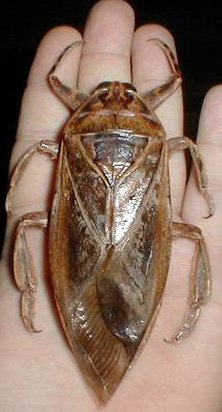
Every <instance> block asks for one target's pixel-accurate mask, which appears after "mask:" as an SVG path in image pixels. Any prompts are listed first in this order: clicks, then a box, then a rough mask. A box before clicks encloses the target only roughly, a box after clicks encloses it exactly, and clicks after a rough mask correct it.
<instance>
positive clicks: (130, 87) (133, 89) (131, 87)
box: [124, 83, 137, 92]
mask: <svg viewBox="0 0 222 412" xmlns="http://www.w3.org/2000/svg"><path fill="white" fill-rule="evenodd" d="M124 85H125V87H126V89H127V91H132V92H137V90H136V88H135V87H134V86H133V85H132V84H131V83H124Z"/></svg>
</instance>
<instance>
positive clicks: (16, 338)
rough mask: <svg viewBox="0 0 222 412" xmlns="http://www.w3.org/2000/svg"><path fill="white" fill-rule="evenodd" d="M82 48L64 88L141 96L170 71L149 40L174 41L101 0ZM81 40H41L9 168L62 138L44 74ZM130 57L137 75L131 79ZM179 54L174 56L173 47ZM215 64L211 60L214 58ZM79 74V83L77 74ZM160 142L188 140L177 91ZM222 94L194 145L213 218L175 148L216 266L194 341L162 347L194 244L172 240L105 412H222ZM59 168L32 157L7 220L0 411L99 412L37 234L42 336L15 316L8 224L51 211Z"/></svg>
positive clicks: (184, 292) (208, 106)
mask: <svg viewBox="0 0 222 412" xmlns="http://www.w3.org/2000/svg"><path fill="white" fill-rule="evenodd" d="M83 37H84V40H85V43H84V46H83V48H82V50H81V47H79V48H76V49H75V50H74V51H73V52H72V53H70V54H69V55H67V57H66V59H65V60H64V61H63V63H62V65H61V66H60V67H59V69H58V73H57V75H58V77H59V78H60V79H61V80H62V81H63V82H64V83H66V84H67V85H69V86H70V87H76V86H77V87H78V89H80V90H81V91H83V92H90V91H91V89H92V88H94V87H95V86H96V85H97V84H98V83H100V82H101V81H104V80H119V81H126V82H132V83H133V84H134V85H135V86H136V87H137V88H138V90H139V91H140V92H145V91H146V90H148V89H149V88H150V87H153V86H154V85H157V84H159V83H162V82H163V81H164V80H165V79H166V78H167V76H168V75H169V67H168V64H167V62H166V59H165V58H164V55H163V53H162V51H161V50H160V49H159V48H158V47H156V46H155V45H154V44H152V43H151V42H147V39H149V38H152V37H156V38H160V39H161V40H163V41H164V42H166V43H167V44H169V45H170V47H171V48H172V49H173V50H174V52H175V45H174V41H173V38H172V35H171V34H170V33H169V32H168V31H167V30H166V29H165V28H163V27H161V26H158V25H153V24H152V25H150V24H148V25H145V26H142V27H140V28H139V29H137V30H136V31H135V32H134V13H133V10H132V9H131V7H130V6H129V5H128V4H127V3H125V2H123V1H122V0H102V1H100V2H98V3H96V5H95V6H94V7H93V9H92V10H91V13H90V15H89V17H88V20H87V23H86V27H85V30H84V35H83ZM78 40H81V35H80V33H78V31H77V30H75V29H73V28H71V27H59V28H56V29H54V30H52V31H50V32H49V33H48V34H47V35H46V36H45V38H44V39H43V41H42V42H41V44H40V46H39V49H38V51H37V55H36V58H35V60H34V63H33V66H32V69H31V72H30V75H29V79H28V85H27V89H26V91H25V94H24V98H23V103H22V111H21V116H20V120H19V126H18V132H17V140H16V143H15V146H14V150H13V154H12V159H11V168H13V167H14V166H15V163H16V162H17V160H18V159H19V158H20V157H21V155H22V154H23V153H24V152H25V151H26V150H27V148H29V147H31V146H32V145H33V144H35V143H37V142H39V141H41V140H43V139H55V140H56V139H57V138H58V132H59V131H60V130H61V129H62V127H63V125H64V123H65V121H66V120H67V119H68V117H69V111H68V109H67V108H66V107H65V106H64V104H63V103H61V102H60V101H59V99H58V98H57V97H56V96H55V95H53V93H52V91H51V90H50V89H49V87H48V84H47V82H46V78H47V74H48V73H49V71H50V69H51V67H52V66H53V64H54V62H55V60H56V59H57V57H58V55H59V54H60V53H61V51H62V50H63V49H64V48H65V47H66V46H68V45H69V44H70V43H72V42H75V41H78ZM130 52H131V54H132V73H130ZM175 53H176V52H175ZM209 64H210V63H209ZM78 70H79V76H78V83H77V73H78ZM157 115H158V116H159V118H160V119H161V121H162V123H163V125H164V128H165V130H166V131H167V137H168V138H172V137H176V136H182V135H183V111H182V94H181V90H178V91H177V92H176V93H175V94H174V95H173V96H171V97H170V98H169V99H168V100H167V101H166V102H164V103H163V105H162V106H161V107H160V108H159V109H158V110H157ZM221 126H222V87H221V86H217V87H215V88H213V89H212V90H210V91H209V92H208V94H207V96H206V98H205V101H204V103H203V108H202V112H201V116H200V123H199V132H198V137H197V143H198V144H199V147H200V152H201V154H202V157H203V160H204V162H205V166H206V170H207V173H208V181H209V193H210V194H211V196H212V197H213V199H214V202H215V213H214V215H213V216H212V217H210V218H209V219H204V218H203V216H206V215H207V211H208V210H207V204H206V200H205V199H204V198H203V196H201V194H200V193H199V191H198V187H197V183H196V177H195V173H193V171H192V170H191V174H190V176H189V178H188V183H187V185H185V182H186V168H185V161H184V157H183V153H182V151H181V152H179V153H175V154H173V155H172V157H171V159H170V172H171V187H172V202H173V215H174V220H175V221H184V222H186V223H189V224H193V225H196V226H199V227H200V228H201V229H202V232H203V234H204V237H205V240H206V244H207V248H208V252H209V255H210V261H211V271H212V280H213V282H212V285H213V286H212V294H211V296H210V299H209V302H208V304H207V305H205V306H204V307H203V309H202V313H201V316H200V319H199V321H198V324H197V326H196V328H195V330H194V331H193V332H192V334H191V335H190V336H189V337H188V338H187V339H185V340H184V341H183V342H182V343H181V344H178V345H175V344H167V343H166V342H165V341H164V338H166V339H168V338H170V337H171V336H172V335H173V334H174V333H175V331H176V330H177V328H178V325H179V324H180V323H181V320H182V318H183V314H184V310H185V308H186V301H187V296H188V278H189V273H190V265H191V260H192V255H193V253H194V242H192V241H191V240H184V239H178V240H176V241H174V244H173V253H172V259H171V267H170V273H169V281H168V283H167V288H166V291H165V295H164V301H163V305H162V307H161V310H160V313H159V317H158V319H157V322H156V324H155V327H154V329H153V332H152V334H151V336H150V339H149V342H148V344H147V345H146V346H145V347H144V349H143V352H142V354H141V356H140V358H139V359H138V361H137V362H136V364H135V365H134V367H133V368H132V370H131V371H130V372H129V373H128V374H127V376H126V377H125V378H124V380H123V382H122V383H121V385H120V387H119V389H118V390H117V392H116V393H115V395H114V396H113V397H112V399H111V400H110V401H109V403H108V404H107V405H106V407H104V408H102V410H104V411H106V412H113V411H115V412H120V411H123V410H127V411H129V412H131V411H132V412H134V411H140V412H145V411H148V410H149V412H157V411H158V412H160V411H161V410H163V405H164V411H166V412H168V411H170V412H172V411H177V412H187V411H189V412H199V411H200V412H208V411H209V412H212V411H213V412H220V411H221V408H222V395H221V384H222V351H221V347H222V327H221V325H222V306H221V303H222V298H221V290H222V278H221V273H220V272H221V267H222V253H221V244H222V238H221V237H222V235H221V227H222V213H221V209H222V177H221V176H222V175H221V170H222V169H221V167H222V135H221V133H222V132H221V130H222V127H221ZM54 167H55V162H52V161H51V159H50V158H49V157H48V156H44V155H39V154H36V155H35V156H34V157H33V159H32V161H31V162H30V164H29V165H28V168H27V171H26V172H25V173H24V175H23V177H22V179H21V181H20V182H19V189H18V190H16V192H15V195H14V199H13V211H14V216H13V217H10V218H9V219H8V225H7V230H6V239H5V244H4V248H3V255H2V261H1V280H0V282H1V284H0V294H1V298H0V330H1V340H0V365H1V371H0V409H1V410H3V411H4V412H19V411H20V410H21V407H22V411H23V412H26V411H27V412H30V411H44V412H49V411H53V412H57V411H58V412H59V411H63V412H70V411H75V412H78V411H81V412H95V411H98V410H101V407H100V406H99V404H98V402H97V401H96V399H95V397H94V395H93V394H92V392H91V390H90V389H89V387H88V386H87V384H86V383H85V381H84V380H83V378H82V375H81V374H80V372H79V369H78V366H77V365H76V363H75V360H74V359H73V356H72V354H71V352H70V350H69V347H68V345H67V343H66V341H65V339H64V336H63V333H62V329H61V327H60V324H59V322H58V321H57V317H56V311H55V309H54V302H53V299H52V297H51V289H50V286H49V280H48V277H49V271H48V265H47V263H44V261H46V262H47V256H46V252H45V249H46V248H45V246H46V239H45V237H44V234H42V232H41V231H40V230H38V229H31V230H30V231H29V236H28V238H29V242H30V244H31V248H32V250H33V254H34V259H35V262H36V266H37V271H38V274H39V282H38V283H39V292H38V301H37V307H36V323H37V326H38V327H39V328H40V329H41V328H42V329H43V331H42V332H41V333H37V334H30V333H28V332H27V330H26V329H25V327H24V324H23V322H22V319H21V317H20V314H19V301H20V294H19V292H18V290H17V288H16V287H15V284H14V281H13V276H12V271H11V267H10V263H9V262H10V256H9V250H10V247H11V234H12V230H13V229H14V224H15V222H16V221H17V219H18V217H19V216H20V215H23V214H25V213H27V212H30V211H35V210H47V209H49V208H50V188H51V185H52V183H53V172H54Z"/></svg>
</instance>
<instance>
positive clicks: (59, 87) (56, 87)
mask: <svg viewBox="0 0 222 412" xmlns="http://www.w3.org/2000/svg"><path fill="white" fill-rule="evenodd" d="M80 45H82V41H76V42H75V43H72V44H70V45H69V46H68V47H66V48H65V49H64V50H63V52H62V53H61V55H60V56H59V58H58V59H57V61H56V63H55V65H54V66H53V67H52V69H51V71H50V73H49V76H48V81H49V84H50V86H51V87H52V89H53V91H54V93H55V94H56V95H57V96H58V97H59V98H60V99H61V100H62V101H63V102H64V103H65V104H66V105H67V106H69V107H70V108H71V109H72V110H76V109H77V107H78V106H79V105H80V104H81V103H82V101H83V100H85V98H86V97H87V95H86V94H84V93H81V92H80V91H78V90H72V89H70V88H69V87H68V86H66V85H64V84H63V83H62V82H61V81H60V80H59V79H58V77H57V76H56V75H55V71H56V69H57V68H58V66H59V64H60V63H61V61H62V60H63V59H64V57H65V56H66V55H67V53H68V52H70V51H71V50H72V49H73V48H75V47H78V46H80Z"/></svg>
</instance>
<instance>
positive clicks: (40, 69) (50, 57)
mask: <svg viewBox="0 0 222 412" xmlns="http://www.w3.org/2000/svg"><path fill="white" fill-rule="evenodd" d="M79 40H82V36H81V34H80V33H79V32H78V30H76V29H75V28H73V27H71V26H65V25H64V26H58V27H54V28H52V29H51V30H49V31H48V32H47V33H46V34H45V36H44V37H43V39H42V40H41V42H40V44H39V46H38V48H37V52H36V55H35V58H34V61H33V64H32V67H31V70H30V74H29V77H28V85H29V84H33V83H41V82H44V81H45V80H46V78H47V76H48V73H49V71H50V69H51V67H52V66H53V64H54V63H55V61H56V59H57V58H58V56H59V55H60V53H61V52H62V51H63V50H64V49H65V48H66V47H67V46H68V45H69V44H71V43H73V42H75V41H79Z"/></svg>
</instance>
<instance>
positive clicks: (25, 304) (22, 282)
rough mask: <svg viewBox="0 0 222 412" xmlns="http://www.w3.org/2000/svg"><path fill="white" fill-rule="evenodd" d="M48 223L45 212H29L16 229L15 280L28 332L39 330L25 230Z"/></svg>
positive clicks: (35, 285)
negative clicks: (36, 321)
mask: <svg viewBox="0 0 222 412" xmlns="http://www.w3.org/2000/svg"><path fill="white" fill-rule="evenodd" d="M47 225H48V215H47V213H46V212H31V213H27V214H25V215H24V216H22V217H21V219H20V221H19V224H18V226H17V230H16V236H15V247H14V253H13V269H14V277H15V282H16V284H17V286H18V288H19V290H20V291H21V293H22V301H21V312H22V318H23V321H24V324H25V326H26V328H27V329H28V330H29V331H30V332H40V330H38V329H36V328H35V326H34V323H33V318H34V303H35V293H36V289H37V277H36V271H35V266H34V263H33V259H32V255H31V253H30V251H29V247H28V244H27V238H26V230H27V228H29V227H40V228H41V229H44V228H45V227H47Z"/></svg>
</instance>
